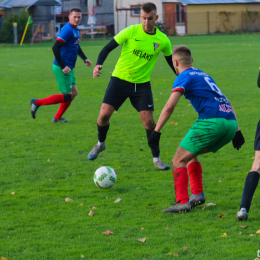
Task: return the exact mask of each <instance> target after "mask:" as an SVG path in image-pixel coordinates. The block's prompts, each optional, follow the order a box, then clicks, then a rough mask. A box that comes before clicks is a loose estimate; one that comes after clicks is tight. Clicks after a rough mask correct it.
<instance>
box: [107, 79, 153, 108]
mask: <svg viewBox="0 0 260 260" xmlns="http://www.w3.org/2000/svg"><path fill="white" fill-rule="evenodd" d="M127 98H130V101H131V103H132V105H133V107H134V108H135V109H136V110H137V111H138V112H140V111H143V110H151V111H153V110H154V105H153V94H152V90H151V84H150V81H148V82H145V83H131V82H128V81H125V80H122V79H119V78H117V77H111V79H110V82H109V84H108V87H107V90H106V93H105V96H104V100H103V103H105V104H108V105H111V106H113V107H114V108H115V110H118V109H119V108H120V106H121V105H122V104H123V103H124V102H125V100H126V99H127Z"/></svg>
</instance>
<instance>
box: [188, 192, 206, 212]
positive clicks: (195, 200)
mask: <svg viewBox="0 0 260 260" xmlns="http://www.w3.org/2000/svg"><path fill="white" fill-rule="evenodd" d="M205 201H206V199H205V194H204V192H201V193H199V194H196V195H195V194H191V196H190V205H191V208H194V207H196V206H199V205H202V204H204V203H205Z"/></svg>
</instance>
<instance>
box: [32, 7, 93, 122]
mask: <svg viewBox="0 0 260 260" xmlns="http://www.w3.org/2000/svg"><path fill="white" fill-rule="evenodd" d="M81 19H82V14H81V10H80V9H78V8H72V9H71V10H70V14H69V22H68V23H67V24H65V25H64V26H63V27H62V29H61V32H60V34H59V36H58V38H57V39H56V42H55V43H54V45H53V47H52V50H53V53H54V56H55V58H54V61H53V66H52V68H53V72H54V74H55V77H56V80H57V83H58V88H59V90H60V92H61V93H62V94H56V95H51V96H49V97H47V98H43V99H35V98H33V99H31V100H30V103H31V114H32V117H33V119H35V114H36V111H37V109H38V108H39V107H40V106H44V105H53V104H58V103H60V107H59V109H58V111H57V113H56V115H55V116H54V117H53V119H52V122H53V123H56V122H63V123H66V122H68V121H67V120H66V119H65V118H62V115H63V114H64V113H65V111H66V110H67V108H68V107H69V106H70V104H71V102H72V100H73V99H74V98H75V96H76V95H77V94H78V89H77V86H76V79H75V76H74V67H75V63H76V61H77V56H79V57H80V58H81V59H82V60H83V61H84V63H85V64H86V66H91V65H92V62H91V61H90V60H89V59H88V58H87V57H86V56H85V54H84V53H83V51H82V49H81V48H80V46H79V42H80V35H79V29H78V28H77V26H78V25H79V24H80V22H81Z"/></svg>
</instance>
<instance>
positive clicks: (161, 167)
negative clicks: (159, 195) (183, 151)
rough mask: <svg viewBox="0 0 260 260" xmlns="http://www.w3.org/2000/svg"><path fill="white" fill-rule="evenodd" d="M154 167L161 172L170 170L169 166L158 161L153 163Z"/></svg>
mask: <svg viewBox="0 0 260 260" xmlns="http://www.w3.org/2000/svg"><path fill="white" fill-rule="evenodd" d="M154 167H155V168H158V169H159V170H161V171H167V170H169V169H170V167H169V165H166V164H165V163H164V162H163V161H161V160H158V161H156V162H154Z"/></svg>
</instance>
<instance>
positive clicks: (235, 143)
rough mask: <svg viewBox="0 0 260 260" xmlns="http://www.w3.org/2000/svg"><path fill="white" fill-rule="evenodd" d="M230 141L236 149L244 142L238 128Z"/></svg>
mask: <svg viewBox="0 0 260 260" xmlns="http://www.w3.org/2000/svg"><path fill="white" fill-rule="evenodd" d="M232 143H233V146H234V148H235V149H237V150H239V149H240V148H241V146H242V145H243V144H244V143H245V138H244V136H243V135H242V133H241V131H240V130H239V131H237V132H236V134H235V137H234V138H233V140H232Z"/></svg>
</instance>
